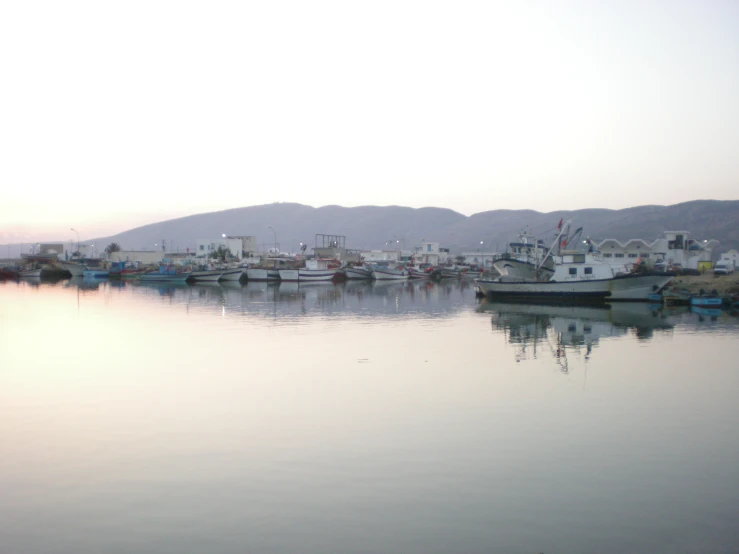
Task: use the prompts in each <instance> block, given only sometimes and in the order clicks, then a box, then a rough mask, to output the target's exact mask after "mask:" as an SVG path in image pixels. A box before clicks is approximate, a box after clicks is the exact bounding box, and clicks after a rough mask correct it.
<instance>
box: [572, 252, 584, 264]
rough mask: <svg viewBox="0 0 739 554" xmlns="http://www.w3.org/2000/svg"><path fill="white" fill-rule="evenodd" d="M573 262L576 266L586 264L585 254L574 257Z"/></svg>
mask: <svg viewBox="0 0 739 554" xmlns="http://www.w3.org/2000/svg"><path fill="white" fill-rule="evenodd" d="M572 258H573V262H575V263H576V264H584V263H585V254H575V255H574V256H572Z"/></svg>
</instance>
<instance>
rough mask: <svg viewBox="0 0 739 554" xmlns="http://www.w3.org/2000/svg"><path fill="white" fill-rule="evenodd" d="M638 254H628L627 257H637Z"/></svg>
mask: <svg viewBox="0 0 739 554" xmlns="http://www.w3.org/2000/svg"><path fill="white" fill-rule="evenodd" d="M638 257H639V254H629V258H638Z"/></svg>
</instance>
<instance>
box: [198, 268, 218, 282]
mask: <svg viewBox="0 0 739 554" xmlns="http://www.w3.org/2000/svg"><path fill="white" fill-rule="evenodd" d="M222 274H223V270H222V269H201V270H199V271H193V272H191V273H190V280H192V281H195V282H196V283H201V282H203V283H216V282H217V281H218V279H220V278H221V275H222Z"/></svg>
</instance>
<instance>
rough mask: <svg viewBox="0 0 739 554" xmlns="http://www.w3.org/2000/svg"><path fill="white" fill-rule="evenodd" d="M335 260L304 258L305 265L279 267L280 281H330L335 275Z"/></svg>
mask: <svg viewBox="0 0 739 554" xmlns="http://www.w3.org/2000/svg"><path fill="white" fill-rule="evenodd" d="M332 265H333V266H337V264H336V262H335V260H323V259H312V260H306V262H305V267H301V268H298V269H280V280H281V281H292V282H294V281H298V282H301V283H302V282H311V281H332V280H333V279H334V278H335V277H336V272H337V271H338V267H331V266H332Z"/></svg>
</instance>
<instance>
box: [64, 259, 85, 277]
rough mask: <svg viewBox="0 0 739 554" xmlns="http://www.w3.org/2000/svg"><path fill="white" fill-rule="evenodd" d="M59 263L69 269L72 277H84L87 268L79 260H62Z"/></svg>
mask: <svg viewBox="0 0 739 554" xmlns="http://www.w3.org/2000/svg"><path fill="white" fill-rule="evenodd" d="M59 264H60V265H61V266H62V267H63V268H64V269H66V270H67V271H69V272H70V273H71V274H72V277H82V276H83V275H84V271H85V269H87V268H86V267H85V266H84V265H83V264H78V263H77V262H68V261H63V262H62V261H60V262H59Z"/></svg>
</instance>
